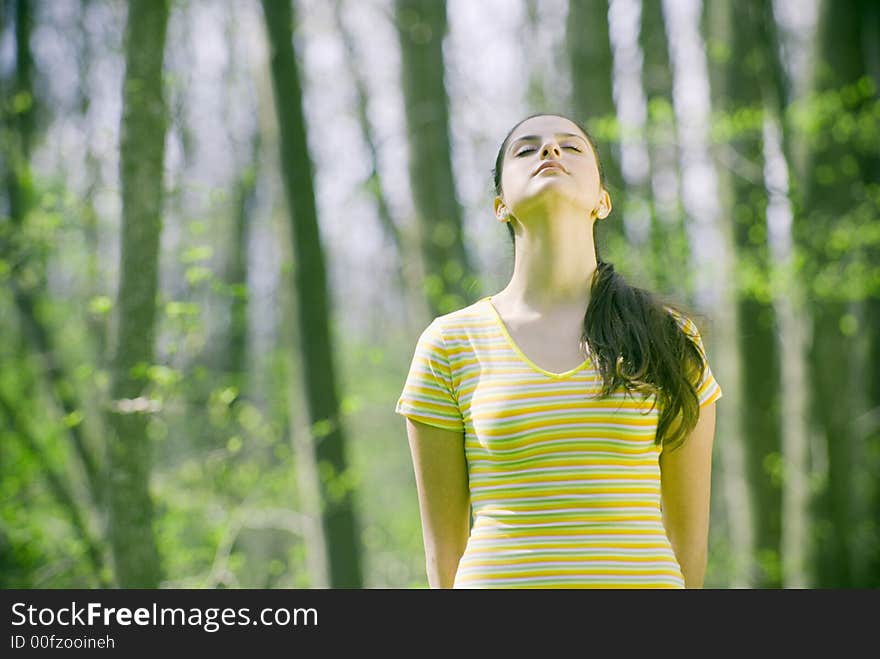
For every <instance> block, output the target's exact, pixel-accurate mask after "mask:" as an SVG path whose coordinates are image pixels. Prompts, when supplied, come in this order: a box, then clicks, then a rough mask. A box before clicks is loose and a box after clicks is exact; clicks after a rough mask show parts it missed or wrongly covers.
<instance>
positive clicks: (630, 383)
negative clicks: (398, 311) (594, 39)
mask: <svg viewBox="0 0 880 659" xmlns="http://www.w3.org/2000/svg"><path fill="white" fill-rule="evenodd" d="M542 116H547V113H539V114H533V115H530V116H528V117H526V118H525V119H523V120H522V121H520V122H519V123H517V124H516V125H515V126H514V127H513V128H511V129H510V132H509V133H507V136H506V137H505V138H504V141H503V142H502V143H501V148H500V149H499V150H498V155H497V157H496V158H495V168H494V169H493V177H494V181H495V194H496V195H498V196H499V197H500V196H502V190H501V171H502V169H503V166H504V152H505V151H506V149H507V144H508V142H509V141H510V137H511V136H512V135H513V131H514V130H516V128H517V126H519V125H520V124H522V123H523V121H526V119H531V118H533V117H542ZM550 116H556V117H562V118H564V119H568V120H569V121H571V122H572V123H573V124H575V125H576V126H577V127H578V128H579V129H580V130H581V132H583V134H584V137H586V139H587V142H588V143H589V144H590V146H591V147H592V149H593V154H594V155H595V157H596V164H597V166H598V169H599V182H600V185H601V186H602V187H603V188H605V175H604V172H603V171H602V164H601V161H600V160H599V154H598V151H597V150H596V144H595V142H594V140H593V138H592V136H591V135H590V134H589V133H588V132H587V130H586V129H585V128H584V127H583V126H582V125H581V124H580V122H577V121H574V120H573V119H570V118H569V117H566V116H565V115H561V114H555V113H554V114H552V115H550ZM507 228H508V230H509V231H510V239H511V241H512V242H513V244H514V252H515V250H516V238H515V234H514V230H513V226H512V225H511V223H510V222H508V223H507ZM595 237H596V223H595V222H594V224H593V244H594V245H596V262H597V264H598V267H597V268H596V272H595V273H594V275H593V282H592V285H591V287H590V302H589V304H588V305H587V311H586V314H585V316H584V328H583V333H582V335H581V349H582V350H584V351H586V352H588V353H589V354H590V356H591V357H592V359H593V363H594V364H595V365H596V367H597V368H598V370H599V373H600V375H601V376H602V380H603V386H602V390H601V391H600V392H599V394H598V395H599V396H601V397H606V396H608V395H610V394H611V393H612V392H613V391H615V390H616V389H618V388H619V387H623V388H624V389H625V390H626V391H629V392H640V393H642V394H643V395H644V396H645V397H647V396H650V395H652V394H656V399H655V401H654V404H655V405H656V404H658V403H659V405H660V410H661V411H660V418H659V421H658V423H657V438H656V440H655V442H656V443H657V444H662V445H663V449H664V450H666V449H667V448H672V449H674V448H676V447H678V446H680V445H681V443H682V442H683V441H684V439H685V438H686V437H687V435H688V434H689V433H690V431H691V430H693V428H694V426H695V425H696V423H697V419H698V418H699V415H700V408H699V398H698V395H697V389H696V385H697V383H698V382H699V381H700V380H701V379H702V377H703V375H704V373H705V371H704V369H705V367H706V364H705V356H704V355H703V354H702V353H701V351H700V349H699V347H698V344H697V342H696V334H689V333H688V332H687V331H686V330H685V328H684V327H683V326H685V327H693V328H694V329H696V326H695V325H693V323H692V321H690V320H689V318H688V316H687V314H686V313H685V312H683V311H682V306H681V305H675V304H672V303H671V302H670V301H668V300H666V299H661V298H660V296H658V295H653V294H651V293H650V292H648V291H646V290H644V289H642V288H639V287H637V286H633V285H631V284H629V283H627V282H626V281H625V280H624V278H623V277H622V276H621V275H620V273H618V272H615V271H614V266H613V265H612V264H611V263H608V262H607V261H603V260H602V259H601V258H600V257H599V249H598V245H597V244H596V240H595ZM676 316H678V319H677V318H676ZM652 409H653V406H652ZM679 417H680V422H677V420H678V419H679Z"/></svg>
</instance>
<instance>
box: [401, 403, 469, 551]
mask: <svg viewBox="0 0 880 659" xmlns="http://www.w3.org/2000/svg"><path fill="white" fill-rule="evenodd" d="M406 432H407V436H408V438H409V446H410V451H411V452H412V459H413V468H414V470H415V477H416V487H417V489H418V495H419V509H420V511H421V517H422V525H423V532H424V535H425V542H426V545H427V544H431V543H443V542H447V541H451V542H453V543H456V544H458V543H460V542H461V541H462V539H464V540H465V541H466V540H467V535H468V531H469V527H470V494H469V490H468V474H467V459H466V457H465V452H464V432H463V431H461V430H448V429H446V428H439V427H437V426H432V425H428V424H426V423H422V422H420V421H415V420H413V419H411V418H409V417H407V418H406ZM462 534H463V536H462ZM429 549H430V548H429Z"/></svg>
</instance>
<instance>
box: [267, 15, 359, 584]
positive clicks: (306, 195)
mask: <svg viewBox="0 0 880 659" xmlns="http://www.w3.org/2000/svg"><path fill="white" fill-rule="evenodd" d="M263 13H264V16H265V19H266V20H265V23H266V30H267V32H268V35H269V45H270V52H271V68H272V86H273V89H274V91H275V109H276V115H277V117H278V125H279V129H280V133H281V168H282V172H281V174H282V180H283V182H284V190H285V193H286V196H287V203H288V206H289V210H290V215H291V229H292V231H291V235H292V238H293V261H294V263H293V265H294V267H293V271H294V274H293V286H294V289H295V290H296V293H297V306H298V321H299V330H300V332H299V338H300V354H301V357H302V364H303V367H304V369H303V382H302V384H303V387H304V389H305V392H306V401H307V408H308V414H309V419H310V421H311V425H312V437H313V438H314V444H315V458H316V460H317V465H318V470H319V474H320V475H321V503H322V522H323V527H324V534H325V537H326V539H327V554H328V566H329V573H330V586H331V587H332V588H360V587H361V585H362V583H363V577H362V573H361V557H360V536H359V532H358V527H357V518H356V515H355V504H354V497H353V493H352V486H351V483H352V480H351V478H350V473H349V471H348V467H347V461H346V455H345V444H346V440H345V432H344V429H343V426H342V421H341V415H340V409H339V402H338V398H337V387H336V367H335V365H334V360H333V351H332V349H331V336H330V318H329V316H330V310H329V308H328V307H329V304H328V291H327V272H326V268H325V265H324V251H323V247H322V246H321V239H320V234H319V227H318V218H317V211H316V207H315V191H314V187H313V183H312V162H311V160H310V158H309V152H308V143H307V138H306V125H305V116H304V114H303V107H302V87H301V84H300V73H299V68H298V65H297V62H296V57H295V53H294V48H293V34H294V31H295V16H294V14H293V10H292V7H291V3H290V0H263Z"/></svg>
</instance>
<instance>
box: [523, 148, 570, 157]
mask: <svg viewBox="0 0 880 659" xmlns="http://www.w3.org/2000/svg"><path fill="white" fill-rule="evenodd" d="M562 148H564V149H574V150H575V151H577V152H578V153H580V152H581V150H580V149H579V148H577V147H576V146H565V147H562ZM532 151H537V149H523V150H521V151H520V152H518V153H517V154H516V157H517V158H519V157H520V156H522V155H525V154H526V153H531V152H532Z"/></svg>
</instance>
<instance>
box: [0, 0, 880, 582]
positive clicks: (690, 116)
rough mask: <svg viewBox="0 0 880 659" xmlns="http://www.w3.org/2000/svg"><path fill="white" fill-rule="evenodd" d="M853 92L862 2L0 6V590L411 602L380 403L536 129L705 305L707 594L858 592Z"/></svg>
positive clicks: (676, 283)
mask: <svg viewBox="0 0 880 659" xmlns="http://www.w3.org/2000/svg"><path fill="white" fill-rule="evenodd" d="M878 82H880V6H878V4H877V3H875V2H870V1H869V0H834V1H832V0H747V1H738V0H705V1H703V2H701V1H700V0H664V1H662V2H661V1H660V0H568V1H566V0H479V1H477V2H472V1H471V0H445V1H444V0H364V1H362V2H359V1H355V0H347V1H343V0H264V1H263V2H257V1H255V0H251V1H248V2H221V1H219V0H186V1H185V0H174V1H172V2H169V1H168V0H131V1H130V2H123V1H122V0H54V1H48V0H46V1H44V2H36V1H29V0H2V4H0V85H2V86H0V92H2V93H0V99H2V103H0V153H2V160H0V177H2V178H0V181H2V185H0V587H3V588H12V587H28V588H56V587H68V588H90V587H102V586H103V587H117V586H118V587H147V588H153V587H163V588H175V587H196V588H218V587H228V588H238V587H250V588H282V587H301V588H320V587H328V586H330V587H367V588H389V587H414V588H424V587H426V586H427V580H426V577H425V566H424V553H423V547H422V537H421V527H420V521H419V513H418V500H417V496H416V489H415V481H414V475H413V470H412V463H411V458H410V454H409V449H408V445H407V440H406V434H405V427H404V423H403V419H402V417H399V416H397V415H395V414H394V405H395V403H396V400H397V397H398V395H399V394H400V391H401V389H402V386H403V382H404V379H405V376H406V372H407V369H408V367H409V362H410V359H411V358H412V351H413V348H414V346H415V341H416V338H417V337H418V335H419V333H420V332H421V330H422V329H424V328H425V327H426V326H427V324H428V323H429V322H430V321H431V319H432V318H434V317H436V316H437V315H440V314H443V313H446V312H448V311H451V310H454V309H457V308H461V307H463V306H466V305H468V304H470V303H472V302H474V301H475V300H477V299H479V298H480V297H482V296H484V295H489V294H492V293H494V292H496V291H498V290H500V289H501V288H503V286H504V285H505V284H506V282H507V281H508V279H509V277H510V275H511V273H512V251H511V246H510V243H509V238H508V236H507V235H506V231H504V227H503V225H500V224H499V223H498V222H497V221H496V220H495V218H494V216H493V214H492V199H493V196H494V192H493V190H492V167H493V166H494V159H495V154H496V152H497V150H498V148H499V146H500V143H501V140H502V139H503V138H504V136H505V135H506V133H507V131H508V130H509V129H510V128H511V127H512V126H513V125H514V124H515V123H516V122H518V121H519V120H520V119H522V118H524V117H525V116H527V115H529V114H532V113H536V112H562V113H564V114H568V115H569V116H571V117H573V118H576V119H578V120H580V121H582V122H583V123H584V124H585V125H586V126H587V127H588V129H589V130H590V131H591V133H592V134H593V135H594V136H595V137H596V138H597V142H598V146H599V150H600V155H601V157H602V158H603V164H604V167H605V169H606V175H607V177H608V181H609V186H610V191H611V195H612V199H613V202H614V211H613V213H612V216H611V217H610V218H609V219H608V220H606V221H604V222H602V223H601V225H600V228H599V229H598V231H599V239H600V244H599V248H600V251H601V253H602V256H603V258H604V259H605V260H608V261H611V262H613V263H614V264H615V267H616V269H617V270H618V271H619V272H621V273H623V274H624V276H626V277H627V279H628V280H629V281H630V282H632V283H635V284H637V285H640V286H643V287H647V288H649V289H650V290H652V291H656V292H658V293H660V294H662V295H666V296H670V297H671V298H672V299H675V300H677V301H678V302H680V303H682V304H686V305H688V306H689V307H690V308H693V309H695V310H698V311H699V316H698V317H697V318H695V320H697V321H698V325H699V326H700V327H701V331H702V332H703V337H704V341H705V343H706V346H707V350H708V354H709V359H710V363H711V364H712V369H713V372H714V374H715V376H716V378H717V379H718V381H719V383H720V384H721V386H722V389H723V391H724V398H723V399H722V400H721V401H720V402H719V405H718V421H717V430H716V444H715V455H714V461H713V496H712V523H711V528H710V544H709V564H708V571H707V577H706V586H707V587H715V588H780V587H782V588H804V587H813V588H853V587H858V588H876V587H880V527H878V522H880V479H878V475H880V350H878V344H880V212H878V211H880V102H878V98H880V97H878Z"/></svg>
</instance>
